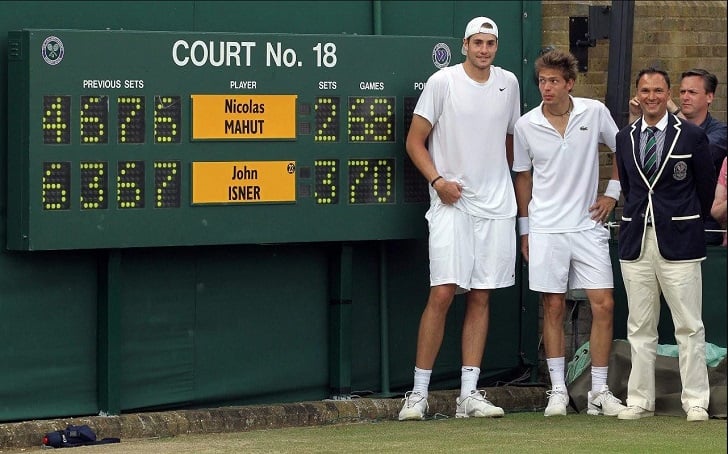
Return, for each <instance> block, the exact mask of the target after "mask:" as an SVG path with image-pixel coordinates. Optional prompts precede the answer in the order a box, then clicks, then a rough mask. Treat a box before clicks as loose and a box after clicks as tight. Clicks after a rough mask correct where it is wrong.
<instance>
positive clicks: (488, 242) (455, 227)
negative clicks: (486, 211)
mask: <svg viewBox="0 0 728 454" xmlns="http://www.w3.org/2000/svg"><path fill="white" fill-rule="evenodd" d="M425 218H426V219H427V221H428V223H429V228H430V241H429V244H430V285H432V286H435V285H443V284H457V286H458V287H459V289H458V291H457V293H464V292H467V291H469V290H470V289H495V288H502V287H509V286H511V285H514V284H515V282H516V280H515V263H516V227H515V222H516V218H515V217H513V218H507V219H485V218H479V217H475V216H472V215H470V214H468V213H465V212H463V211H461V210H459V209H457V208H455V207H453V206H452V205H443V204H439V203H438V204H435V205H433V206H431V207H430V209H429V211H428V212H427V214H426V215H425Z"/></svg>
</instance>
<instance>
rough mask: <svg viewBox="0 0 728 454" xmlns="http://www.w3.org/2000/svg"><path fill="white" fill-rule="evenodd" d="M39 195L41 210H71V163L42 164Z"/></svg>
mask: <svg viewBox="0 0 728 454" xmlns="http://www.w3.org/2000/svg"><path fill="white" fill-rule="evenodd" d="M40 193H41V197H42V199H43V200H42V202H43V210H68V209H69V208H71V163H70V162H44V163H43V178H42V186H41V191H40Z"/></svg>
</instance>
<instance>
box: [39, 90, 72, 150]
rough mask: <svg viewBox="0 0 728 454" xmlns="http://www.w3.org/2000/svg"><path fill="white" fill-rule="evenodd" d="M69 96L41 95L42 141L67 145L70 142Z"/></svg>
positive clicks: (47, 143)
mask: <svg viewBox="0 0 728 454" xmlns="http://www.w3.org/2000/svg"><path fill="white" fill-rule="evenodd" d="M70 120H71V97H70V96H54V95H50V96H43V143H44V144H46V145H67V144H69V143H71V128H70V127H69V121H70Z"/></svg>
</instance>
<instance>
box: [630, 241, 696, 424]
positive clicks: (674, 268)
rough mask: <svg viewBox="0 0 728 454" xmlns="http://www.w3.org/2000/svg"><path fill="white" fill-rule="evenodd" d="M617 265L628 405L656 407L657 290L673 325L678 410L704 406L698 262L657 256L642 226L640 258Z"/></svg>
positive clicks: (647, 407) (649, 408) (658, 312)
mask: <svg viewBox="0 0 728 454" xmlns="http://www.w3.org/2000/svg"><path fill="white" fill-rule="evenodd" d="M621 268H622V277H623V279H624V286H625V290H626V291H627V304H628V307H629V316H628V317H627V340H628V341H629V343H630V346H631V351H632V371H631V373H630V375H629V382H628V384H627V405H630V406H631V405H637V406H640V407H642V408H644V409H645V410H649V411H654V410H655V359H656V357H657V337H658V333H657V324H658V321H659V317H660V292H661V291H662V294H663V295H664V296H665V301H666V302H667V306H668V307H669V308H670V313H671V315H672V321H673V324H674V325H675V340H676V341H677V346H678V355H679V358H678V360H679V364H680V379H681V381H682V395H681V401H682V407H683V410H685V412H687V411H688V410H689V409H690V408H691V407H702V408H705V409H707V408H708V402H709V400H710V386H709V384H708V367H707V365H706V364H705V328H704V327H703V320H702V310H703V288H702V274H701V270H700V262H668V261H666V260H665V259H663V258H662V256H660V252H659V250H658V248H657V239H656V237H655V231H654V229H653V228H651V227H647V232H646V233H645V244H644V250H643V254H642V258H641V259H640V260H638V261H636V262H622V263H621Z"/></svg>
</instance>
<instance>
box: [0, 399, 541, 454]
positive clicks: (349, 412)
mask: <svg viewBox="0 0 728 454" xmlns="http://www.w3.org/2000/svg"><path fill="white" fill-rule="evenodd" d="M486 392H487V397H488V399H489V400H491V401H492V402H493V403H495V404H497V405H498V406H500V407H503V409H504V410H505V411H506V413H507V412H515V411H535V410H538V409H542V408H544V407H545V406H546V396H545V389H544V388H543V387H540V386H503V387H497V388H486ZM457 395H458V391H457V390H451V391H432V392H430V395H429V397H428V403H429V405H430V410H429V414H430V415H434V414H436V413H439V414H441V415H445V416H454V414H455V398H456V397H457ZM400 406H401V399H399V398H396V399H395V398H393V399H376V398H360V399H351V400H323V401H312V402H299V403H283V404H272V405H248V406H236V407H220V408H209V409H201V410H175V411H165V412H149V413H130V414H122V415H119V416H89V417H82V418H63V419H53V420H34V421H23V422H17V423H5V424H0V447H3V448H28V447H33V446H39V445H40V444H41V440H42V438H43V435H45V434H46V433H48V432H53V431H55V430H61V429H64V428H65V427H66V426H67V425H69V424H74V425H81V424H88V425H89V426H90V427H91V428H92V429H94V431H95V432H96V435H97V436H98V438H105V437H117V438H120V439H121V440H122V442H123V441H124V440H125V439H139V438H151V437H162V438H164V437H174V436H176V435H182V434H202V433H222V432H244V431H248V430H260V429H276V428H282V427H302V426H317V425H326V424H337V423H347V422H359V421H380V420H394V419H397V415H398V413H399V409H400Z"/></svg>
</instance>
